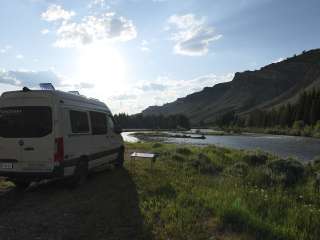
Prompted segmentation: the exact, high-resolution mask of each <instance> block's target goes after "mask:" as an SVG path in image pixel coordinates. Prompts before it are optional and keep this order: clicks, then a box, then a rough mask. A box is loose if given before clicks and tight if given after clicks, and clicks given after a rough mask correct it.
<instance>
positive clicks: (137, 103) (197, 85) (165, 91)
mask: <svg viewBox="0 0 320 240" xmlns="http://www.w3.org/2000/svg"><path fill="white" fill-rule="evenodd" d="M233 77H234V74H231V73H230V74H225V75H216V74H207V75H203V76H198V77H195V78H193V79H185V80H178V79H172V78H170V77H168V76H161V77H158V78H157V79H153V80H152V81H151V80H149V81H140V82H138V83H135V84H134V85H131V86H128V88H127V89H126V90H123V93H122V94H121V95H118V96H114V97H112V98H109V99H108V101H107V102H108V103H109V104H110V106H111V107H112V109H113V110H114V111H115V112H127V113H130V114H133V113H138V112H141V111H142V110H143V109H145V108H147V107H148V106H152V105H163V104H165V103H168V102H172V101H175V100H176V99H177V98H181V97H185V96H186V95H188V94H191V93H194V92H197V91H201V90H202V89H203V88H204V87H212V86H214V85H216V84H218V83H221V82H228V81H231V80H232V78H233ZM150 82H151V83H150Z"/></svg>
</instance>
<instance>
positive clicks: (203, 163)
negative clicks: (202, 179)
mask: <svg viewBox="0 0 320 240" xmlns="http://www.w3.org/2000/svg"><path fill="white" fill-rule="evenodd" d="M190 165H191V166H192V167H194V168H196V169H198V170H200V172H201V173H203V174H210V175H216V174H218V173H220V172H221V171H222V170H223V167H222V166H221V165H219V164H218V163H216V162H214V161H212V160H210V158H209V157H208V156H207V155H206V154H204V153H200V154H198V158H196V159H193V160H191V162H190Z"/></svg>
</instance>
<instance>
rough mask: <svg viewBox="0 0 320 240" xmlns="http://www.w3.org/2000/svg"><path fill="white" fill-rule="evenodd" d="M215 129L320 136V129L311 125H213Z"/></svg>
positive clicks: (226, 131)
mask: <svg viewBox="0 0 320 240" xmlns="http://www.w3.org/2000/svg"><path fill="white" fill-rule="evenodd" d="M212 129H213V130H216V131H221V132H225V133H227V134H228V133H233V132H234V133H238V134H242V133H259V134H272V135H284V136H300V137H313V138H320V129H315V128H314V127H311V126H306V127H301V128H288V127H274V128H255V127H250V128H249V127H245V128H240V127H222V128H219V127H213V128H212Z"/></svg>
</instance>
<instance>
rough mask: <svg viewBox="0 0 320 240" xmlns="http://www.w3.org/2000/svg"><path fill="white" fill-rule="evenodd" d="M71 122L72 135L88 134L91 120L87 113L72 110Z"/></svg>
mask: <svg viewBox="0 0 320 240" xmlns="http://www.w3.org/2000/svg"><path fill="white" fill-rule="evenodd" d="M69 113H70V121H71V131H72V133H88V132H89V120H88V115H87V113H86V112H80V111H74V110H70V112H69Z"/></svg>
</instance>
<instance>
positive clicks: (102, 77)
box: [77, 43, 126, 92]
mask: <svg viewBox="0 0 320 240" xmlns="http://www.w3.org/2000/svg"><path fill="white" fill-rule="evenodd" d="M125 77H126V66H125V61H124V59H123V58H122V56H121V54H120V53H119V51H117V49H116V48H114V47H112V46H110V45H107V44H102V43H100V44H99V43H96V44H91V45H88V46H85V47H83V48H81V50H80V53H79V58H78V64H77V79H78V80H80V81H81V82H86V83H92V84H94V85H95V88H96V89H98V90H101V91H103V92H105V91H108V92H112V91H117V90H119V89H120V88H121V87H122V86H123V84H124V81H125ZM101 88H102V89H101Z"/></svg>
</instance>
